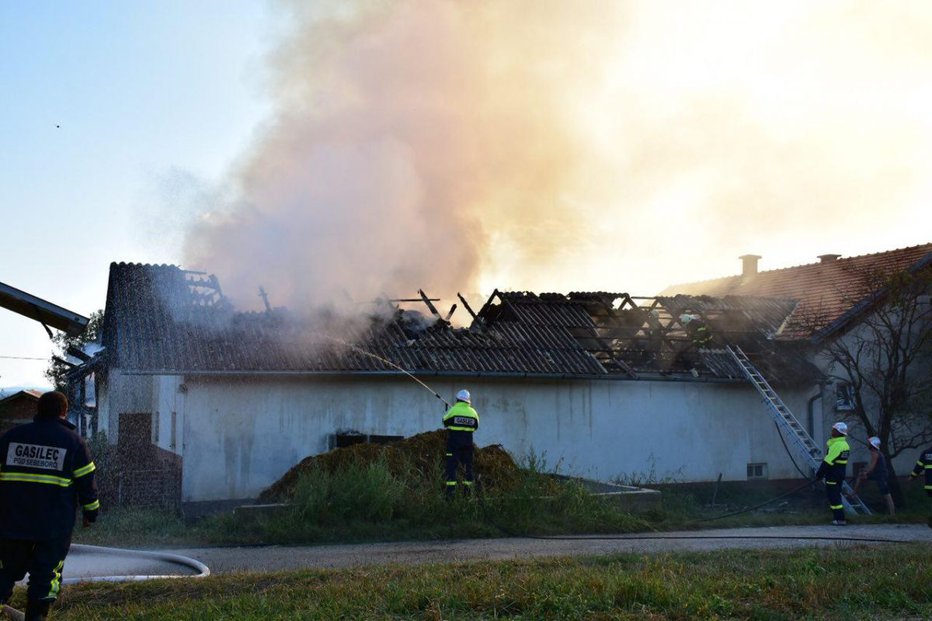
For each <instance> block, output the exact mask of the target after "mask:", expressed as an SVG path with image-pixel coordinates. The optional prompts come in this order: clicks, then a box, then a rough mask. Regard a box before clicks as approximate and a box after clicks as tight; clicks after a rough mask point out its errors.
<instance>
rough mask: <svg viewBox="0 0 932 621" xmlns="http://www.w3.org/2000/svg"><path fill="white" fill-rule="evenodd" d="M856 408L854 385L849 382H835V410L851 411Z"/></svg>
mask: <svg viewBox="0 0 932 621" xmlns="http://www.w3.org/2000/svg"><path fill="white" fill-rule="evenodd" d="M853 409H854V387H853V386H852V385H851V384H849V383H848V382H838V383H837V384H835V411H836V412H850V411H852V410H853Z"/></svg>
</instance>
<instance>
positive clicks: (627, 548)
mask: <svg viewBox="0 0 932 621" xmlns="http://www.w3.org/2000/svg"><path fill="white" fill-rule="evenodd" d="M901 541H907V542H908V541H916V542H926V543H932V528H929V527H928V526H926V525H918V524H891V525H883V524H879V525H864V526H846V527H838V526H774V527H766V528H733V529H719V530H702V531H683V532H669V533H643V534H636V535H614V536H606V537H601V538H599V537H589V536H580V537H563V538H549V539H530V538H518V537H514V538H506V539H470V540H451V541H429V542H401V543H372V544H353V545H322V546H262V547H215V548H189V549H183V550H161V551H160V552H167V553H169V554H176V555H182V556H185V557H191V558H193V559H197V560H198V561H200V562H202V563H204V564H206V565H207V566H208V567H209V568H210V572H211V574H223V573H231V572H240V571H276V570H288V569H305V568H315V569H325V568H343V567H361V566H366V565H389V564H405V565H408V564H420V563H449V562H468V561H484V560H511V559H527V558H540V557H554V556H580V555H601V554H615V553H621V552H631V553H637V554H656V553H663V552H682V551H710V550H722V549H735V548H738V549H761V548H800V547H810V546H850V545H876V546H889V545H897V544H896V543H895V542H901ZM891 542H892V543H891ZM196 573H197V571H196V570H194V569H192V568H191V567H187V566H185V565H184V564H180V563H178V562H171V561H166V560H159V559H156V558H152V556H151V554H149V553H147V552H145V551H132V550H124V551H119V550H117V551H113V550H110V551H108V550H107V549H78V548H75V549H73V550H72V552H71V553H70V554H69V555H68V559H67V561H66V563H65V570H64V578H65V579H66V580H67V581H69V582H70V581H74V580H82V579H85V580H86V579H89V578H94V577H98V578H99V577H101V576H141V575H156V576H162V575H176V576H184V575H187V576H191V575H194V574H196Z"/></svg>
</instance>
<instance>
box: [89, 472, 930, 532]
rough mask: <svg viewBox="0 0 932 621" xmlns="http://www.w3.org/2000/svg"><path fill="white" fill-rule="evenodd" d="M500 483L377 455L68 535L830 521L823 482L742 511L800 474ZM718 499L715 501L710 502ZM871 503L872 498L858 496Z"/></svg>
mask: <svg viewBox="0 0 932 621" xmlns="http://www.w3.org/2000/svg"><path fill="white" fill-rule="evenodd" d="M525 466H526V467H525V469H524V470H522V476H521V477H519V479H518V482H517V484H516V485H515V486H514V487H512V488H510V489H508V490H507V492H503V493H497V494H483V495H482V497H481V498H471V499H466V498H462V497H458V498H456V499H455V500H454V501H453V502H447V501H445V500H444V498H443V495H442V493H441V490H442V488H443V485H442V480H441V479H442V476H441V473H440V468H439V466H438V468H437V471H436V472H435V473H433V475H432V478H431V480H430V481H429V482H428V483H427V484H425V483H424V475H423V473H417V472H413V471H411V472H405V471H404V470H403V469H402V470H401V471H400V472H399V471H398V470H397V469H396V470H395V472H394V473H393V472H391V471H390V470H389V468H387V467H386V465H385V464H384V463H379V462H376V463H372V464H368V465H353V464H351V465H349V466H347V467H344V468H343V469H341V470H339V471H337V472H335V473H329V472H325V471H321V470H314V471H311V472H309V473H307V474H305V475H304V476H303V477H302V478H301V479H300V480H299V482H298V484H297V488H296V493H295V497H294V499H293V502H292V503H291V504H290V505H289V506H288V507H285V508H282V509H279V510H275V511H272V512H267V513H253V514H233V513H227V514H220V515H215V516H212V517H209V518H206V519H203V520H200V521H198V522H196V523H193V524H192V523H189V524H186V523H185V522H184V521H183V520H182V519H181V517H180V516H179V515H176V514H172V513H167V512H162V511H155V510H141V509H115V510H111V511H108V512H105V513H104V514H103V515H102V517H101V520H100V523H99V524H98V525H97V526H95V527H94V528H91V529H87V530H81V529H79V530H78V531H77V532H76V534H75V541H76V542H79V543H93V544H100V545H114V546H121V547H134V546H137V547H172V546H191V545H213V544H262V543H265V544H302V543H332V542H359V541H390V540H413V539H421V540H424V539H442V538H470V537H500V536H504V535H526V534H534V535H556V534H569V533H574V534H581V533H626V532H643V531H650V530H657V531H664V530H682V529H696V528H726V527H741V526H773V525H787V524H824V523H826V522H827V521H829V520H830V513H829V511H828V508H827V506H826V500H825V495H824V492H823V491H822V490H821V489H817V490H811V489H804V490H799V491H797V492H795V493H793V494H791V495H789V496H786V497H785V498H782V499H781V500H780V501H779V502H777V503H773V504H771V505H768V506H766V507H762V508H760V509H758V510H755V511H752V512H746V513H740V514H739V515H734V516H730V517H726V518H724V519H715V518H718V517H719V516H722V515H724V514H728V513H733V512H737V511H742V510H744V509H746V508H749V507H753V506H755V505H758V504H760V503H762V502H764V501H767V500H770V499H772V498H774V497H777V496H781V495H783V494H785V493H786V492H787V491H790V490H793V489H794V488H796V487H798V486H799V482H796V481H785V482H757V483H749V482H739V483H723V484H721V485H715V484H713V483H709V484H688V485H671V484H665V485H661V486H657V488H658V489H660V490H661V491H662V498H663V500H662V503H661V505H660V506H659V507H656V508H654V509H650V510H648V511H643V512H640V513H639V512H636V511H634V512H632V511H630V510H629V508H628V507H626V506H624V505H623V504H621V505H619V504H616V503H613V502H612V501H609V500H607V499H605V498H602V497H598V496H595V495H593V494H590V493H589V492H587V491H586V489H585V487H584V486H583V485H581V484H580V483H579V482H577V481H575V480H573V479H567V478H560V479H555V478H554V477H552V476H549V475H548V473H546V472H544V471H543V468H542V467H541V466H540V464H539V463H536V462H534V461H530V462H528V463H527V464H525ZM904 491H905V492H907V500H908V505H907V507H906V508H905V509H901V510H900V512H899V513H898V514H897V516H896V517H895V518H891V517H889V516H886V515H883V514H877V515H874V516H871V517H860V516H859V517H856V518H854V519H853V520H852V521H853V522H857V523H889V522H897V523H904V522H925V521H926V520H927V519H928V518H927V516H928V511H929V501H928V499H927V498H926V497H925V495H924V493H923V490H922V489H921V486H918V485H914V486H908V485H906V486H904ZM713 497H714V499H715V504H714V506H710V503H711V501H712V500H713ZM865 499H866V501H867V502H868V503H872V502H874V501H877V500H878V499H874V498H872V497H871V496H870V491H868V494H867V495H866V496H865Z"/></svg>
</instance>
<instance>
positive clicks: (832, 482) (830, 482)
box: [825, 481, 838, 485]
mask: <svg viewBox="0 0 932 621" xmlns="http://www.w3.org/2000/svg"><path fill="white" fill-rule="evenodd" d="M825 484H826V485H838V483H836V482H835V481H826V482H825Z"/></svg>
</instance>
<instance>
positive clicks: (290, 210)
mask: <svg viewBox="0 0 932 621" xmlns="http://www.w3.org/2000/svg"><path fill="white" fill-rule="evenodd" d="M276 6H281V7H283V9H284V12H285V15H286V21H287V23H288V24H289V29H288V31H287V33H285V35H284V37H283V42H282V44H281V46H280V47H279V48H277V50H276V52H275V54H274V56H273V58H272V59H271V62H272V67H273V80H272V89H273V94H274V98H275V101H276V115H275V117H274V118H273V119H271V120H270V121H269V123H268V124H267V126H266V127H264V128H263V129H262V130H261V132H260V134H259V136H258V138H257V140H256V142H255V144H254V148H252V149H251V150H250V151H249V152H248V153H246V154H245V155H244V156H243V157H242V159H241V160H240V164H239V166H238V167H237V168H236V170H235V171H234V172H233V173H232V174H231V177H230V179H229V186H228V187H226V188H224V191H223V192H221V193H219V194H222V195H223V196H225V197H228V198H227V199H226V200H223V201H216V204H214V205H212V207H211V209H210V210H209V212H208V213H207V214H205V216H204V217H203V218H202V219H201V221H200V222H199V223H198V224H197V225H196V226H195V227H193V228H192V229H191V230H190V231H189V234H188V237H187V241H186V257H185V264H186V265H187V266H190V267H199V268H202V269H206V270H209V271H212V272H215V273H217V274H218V275H219V276H220V278H221V282H222V283H223V284H224V286H225V289H226V292H227V293H229V294H232V296H233V297H234V299H235V300H237V301H238V302H239V303H241V304H243V305H245V306H252V307H254V306H255V305H256V304H258V303H259V301H258V298H257V296H256V292H257V290H258V286H259V285H262V286H264V287H265V289H266V290H267V291H268V292H269V294H270V295H271V297H272V301H273V303H275V304H287V305H289V306H291V307H311V306H316V305H320V304H326V303H335V304H337V305H341V304H342V303H343V302H346V301H351V300H352V301H356V302H364V301H367V300H371V299H373V298H375V297H377V296H379V295H382V294H388V295H392V296H397V295H404V296H410V295H411V294H413V293H414V292H415V291H416V290H417V289H418V288H424V289H425V290H427V291H428V292H429V293H431V294H435V295H444V296H449V295H451V294H453V293H455V292H456V291H457V290H460V291H466V292H476V291H482V292H484V293H488V291H489V290H490V289H491V288H492V287H496V286H497V287H502V288H526V289H534V290H563V291H567V290H582V289H615V290H629V291H632V293H642V294H650V293H654V292H655V291H657V290H658V289H660V288H662V287H663V286H665V285H667V284H671V283H674V282H682V281H686V280H693V279H699V278H707V277H711V276H717V275H721V274H723V273H729V272H730V273H734V272H735V271H737V269H738V262H737V260H736V257H737V255H738V254H742V253H746V252H754V253H758V254H763V255H764V256H765V261H766V260H767V259H773V260H775V261H779V260H780V258H781V257H786V258H788V259H789V260H798V259H799V258H800V256H799V255H798V254H795V255H793V254H787V249H788V248H791V249H793V250H798V249H799V248H803V251H802V252H803V254H802V257H801V258H802V260H804V261H811V260H814V258H815V255H816V254H821V253H825V252H841V253H845V254H852V253H855V252H864V251H872V250H884V249H888V248H890V247H894V246H896V245H903V244H902V243H899V242H900V240H901V239H902V236H900V237H896V236H894V235H893V233H894V232H897V233H901V231H900V230H898V229H900V228H901V225H896V224H892V223H897V222H903V221H909V220H910V219H917V218H919V217H920V214H921V213H922V209H923V208H924V207H925V206H926V205H927V203H928V195H929V193H930V190H932V187H930V186H929V184H928V181H927V175H926V172H927V166H922V165H920V164H921V163H922V162H925V163H926V164H928V162H929V161H930V156H932V146H930V145H932V127H930V125H929V123H928V121H927V117H928V112H927V111H928V110H929V109H932V91H929V89H928V88H927V87H926V86H925V85H926V84H927V82H928V80H927V78H928V76H929V75H932V55H930V54H929V52H928V41H929V40H932V20H930V14H932V9H930V6H932V5H928V4H925V3H896V4H893V5H890V4H881V3H877V4H869V3H867V4H851V3H848V2H842V3H834V2H828V3H818V4H814V5H813V4H811V3H808V2H800V3H777V4H774V3H764V2H761V3H751V2H744V1H742V2H721V1H716V2H708V3H682V2H639V3H623V2H610V1H605V2H565V1H563V0H534V1H523V2H522V1H508V2H476V1H474V0H461V1H456V0H436V1H427V0H425V1H418V0H395V1H390V2H388V1H384V2H383V1H369V2H354V3H351V2H343V1H341V2H334V3H332V4H326V3H321V2H303V1H295V2H286V3H284V4H282V5H276ZM881 211H882V212H883V213H884V214H885V218H884V219H883V220H880V219H879V218H878V216H877V215H876V214H877V213H878V212H881ZM885 223H891V224H889V226H888V225H887V224H885ZM923 234H924V233H923ZM852 239H858V240H864V241H862V242H861V243H860V245H856V244H852V243H850V240H852ZM913 241H915V242H916V243H919V242H923V241H928V240H927V239H919V238H917V239H915V240H913ZM891 244H892V245H891ZM710 257H714V259H715V260H714V261H713V260H712V259H710ZM786 258H785V259H784V260H787V259H786ZM777 264H778V265H779V263H777ZM771 265H773V263H771ZM763 267H764V268H766V267H767V265H766V264H765V265H764V266H763Z"/></svg>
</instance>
